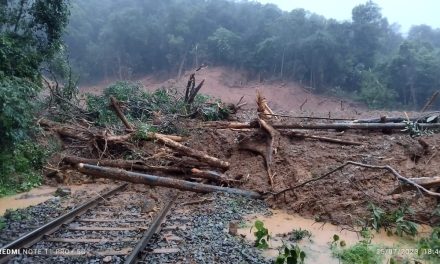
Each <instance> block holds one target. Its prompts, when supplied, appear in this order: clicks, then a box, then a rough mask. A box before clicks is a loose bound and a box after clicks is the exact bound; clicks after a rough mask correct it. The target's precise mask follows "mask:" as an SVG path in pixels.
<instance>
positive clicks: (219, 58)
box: [65, 0, 440, 109]
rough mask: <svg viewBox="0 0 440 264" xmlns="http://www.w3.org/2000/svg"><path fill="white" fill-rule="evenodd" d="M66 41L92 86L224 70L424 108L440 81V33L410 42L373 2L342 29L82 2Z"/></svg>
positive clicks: (268, 14) (245, 14) (235, 4)
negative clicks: (157, 75) (94, 82)
mask: <svg viewBox="0 0 440 264" xmlns="http://www.w3.org/2000/svg"><path fill="white" fill-rule="evenodd" d="M65 41H66V44H67V46H68V49H69V51H70V55H71V57H70V58H71V61H72V63H73V64H74V65H75V68H76V69H77V71H78V72H79V73H80V75H81V78H82V80H83V81H84V80H86V81H87V80H100V79H102V78H106V77H109V76H110V77H117V78H119V79H127V78H132V77H136V76H143V75H145V74H148V73H155V72H158V71H165V72H168V73H170V74H176V75H180V74H181V72H182V70H183V69H190V68H195V67H197V66H199V65H200V64H207V65H222V66H229V67H233V68H236V69H243V70H247V71H248V72H250V73H251V74H252V76H253V77H254V78H261V79H276V78H279V79H284V80H291V81H296V82H299V83H301V84H303V85H304V86H308V87H310V88H312V89H314V90H315V91H316V92H326V93H330V94H336V95H345V96H351V97H352V98H356V99H360V100H363V101H365V102H366V103H368V104H369V105H370V106H371V107H405V108H414V109H418V108H420V107H421V106H422V105H423V104H424V103H425V101H426V98H427V97H429V96H430V95H431V94H432V93H433V92H434V91H435V90H437V89H438V88H439V84H440V74H438V73H439V72H440V29H432V28H431V27H430V26H427V25H418V26H413V27H412V28H411V30H410V32H409V33H408V36H406V37H404V36H403V35H402V33H401V32H399V26H398V25H394V24H390V23H389V22H388V21H387V19H386V18H385V17H383V16H382V14H381V9H380V7H379V6H378V5H377V4H375V3H374V2H371V1H369V2H366V3H365V4H362V5H359V6H356V7H354V8H353V10H352V21H344V22H341V21H336V20H334V19H326V18H325V17H323V16H320V15H318V14H314V13H311V12H309V11H307V10H304V9H295V10H292V11H290V12H285V11H282V10H280V9H279V8H278V7H277V6H275V5H262V4H259V3H257V2H251V1H227V0H215V1H214V0H195V1H194V0H191V1H190V0H166V1H152V0H146V1H139V0H124V1H122V0H102V1H88V0H72V17H71V21H70V24H69V26H68V29H67V35H66V36H65Z"/></svg>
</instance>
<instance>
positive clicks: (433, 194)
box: [275, 161, 440, 197]
mask: <svg viewBox="0 0 440 264" xmlns="http://www.w3.org/2000/svg"><path fill="white" fill-rule="evenodd" d="M348 165H354V166H359V167H364V168H370V169H380V170H387V171H389V172H391V174H393V175H394V177H395V178H397V179H398V180H400V181H401V182H403V183H406V184H408V185H412V186H414V187H415V188H416V189H419V190H420V191H422V192H424V193H426V194H428V195H431V196H436V197H440V193H436V192H432V191H429V190H427V189H426V188H424V187H423V186H421V185H420V184H417V183H415V182H413V181H412V180H411V179H408V178H405V177H403V176H402V175H400V174H399V173H398V172H397V171H396V170H395V169H393V168H392V167H391V166H388V165H384V166H376V165H369V164H363V163H359V162H355V161H347V162H345V163H344V164H342V165H341V166H339V167H337V168H335V169H333V170H331V171H329V172H327V173H325V174H324V175H322V176H320V177H318V178H314V179H311V180H308V181H305V182H303V183H300V184H298V185H296V186H294V187H290V188H287V189H284V190H282V191H279V192H277V193H276V194H275V196H278V195H280V194H283V193H285V192H287V191H292V190H295V189H297V188H300V187H303V186H304V185H306V184H309V183H311V182H315V181H319V180H321V179H323V178H325V177H328V176H330V175H331V174H333V173H334V172H336V171H339V170H341V169H342V168H344V167H346V166H348Z"/></svg>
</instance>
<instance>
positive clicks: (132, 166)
mask: <svg viewBox="0 0 440 264" xmlns="http://www.w3.org/2000/svg"><path fill="white" fill-rule="evenodd" d="M63 161H64V162H66V163H69V164H72V165H76V164H79V163H86V164H90V165H101V166H107V167H113V168H122V169H127V170H137V171H145V172H152V171H160V172H165V173H183V174H187V173H189V172H190V171H189V169H185V168H180V167H164V166H150V165H145V164H144V162H143V161H142V160H106V159H105V160H98V159H86V158H80V157H75V156H67V157H64V159H63Z"/></svg>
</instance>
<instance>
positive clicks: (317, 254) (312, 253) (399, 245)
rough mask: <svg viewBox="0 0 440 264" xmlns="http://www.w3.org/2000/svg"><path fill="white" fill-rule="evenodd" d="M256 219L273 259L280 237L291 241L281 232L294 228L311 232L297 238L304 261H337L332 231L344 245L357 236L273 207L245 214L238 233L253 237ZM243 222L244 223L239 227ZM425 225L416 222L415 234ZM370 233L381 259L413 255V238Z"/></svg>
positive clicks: (425, 229)
mask: <svg viewBox="0 0 440 264" xmlns="http://www.w3.org/2000/svg"><path fill="white" fill-rule="evenodd" d="M256 220H260V221H262V222H263V223H264V226H265V227H266V228H267V229H268V230H269V234H270V236H271V238H270V240H269V249H266V250H262V254H263V255H264V256H265V257H267V258H270V259H275V258H276V256H278V254H279V251H278V249H279V248H282V246H283V240H284V242H285V244H287V245H289V244H294V243H293V242H290V241H287V238H283V236H282V235H283V234H287V233H289V232H291V231H292V230H294V229H300V228H301V229H306V230H308V231H310V232H311V233H312V235H311V237H310V239H309V238H307V237H305V238H304V239H302V240H301V241H299V242H297V243H298V245H299V246H300V248H301V249H302V250H303V251H305V253H306V255H307V258H306V263H329V264H330V263H335V264H337V263H341V262H340V261H339V259H337V258H336V257H334V256H333V255H332V251H331V249H330V244H331V242H332V241H333V235H335V234H337V235H338V236H339V237H340V240H344V241H345V242H346V244H347V245H346V247H345V248H348V247H350V246H352V245H354V244H356V243H357V242H359V241H360V240H362V237H360V236H359V235H358V234H357V233H356V232H353V231H347V230H341V227H339V226H335V225H332V224H329V223H326V224H323V223H318V222H315V221H314V220H312V219H307V218H304V217H301V216H299V215H291V214H287V213H286V212H283V211H280V210H273V211H272V215H270V216H264V215H250V216H248V217H246V219H245V223H244V225H243V223H242V224H241V228H239V230H238V233H239V234H240V235H243V236H245V238H246V240H248V241H249V243H253V242H254V241H255V236H254V234H253V232H255V228H253V229H252V231H251V230H250V229H251V227H252V225H253V224H254V223H255V221H256ZM243 226H244V227H243ZM430 231H431V230H430V228H429V227H428V226H420V228H419V235H420V236H427V235H428V234H429V233H430ZM372 234H373V235H374V237H373V239H372V241H371V243H372V244H375V245H377V246H378V250H377V254H382V255H383V263H388V262H389V259H390V258H391V257H392V256H393V255H394V254H392V253H391V252H393V253H397V254H395V255H398V256H401V257H403V258H406V257H411V256H413V257H416V255H412V254H411V253H414V252H412V251H413V249H416V248H417V247H416V245H415V244H416V240H417V239H418V238H417V237H416V238H409V237H399V236H396V235H393V236H388V235H387V234H386V232H385V231H381V232H380V233H377V232H376V231H372Z"/></svg>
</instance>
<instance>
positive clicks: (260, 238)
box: [251, 220, 270, 249]
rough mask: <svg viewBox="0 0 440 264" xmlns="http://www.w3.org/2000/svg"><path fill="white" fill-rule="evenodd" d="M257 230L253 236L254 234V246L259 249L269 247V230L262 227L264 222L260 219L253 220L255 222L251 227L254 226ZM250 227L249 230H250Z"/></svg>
mask: <svg viewBox="0 0 440 264" xmlns="http://www.w3.org/2000/svg"><path fill="white" fill-rule="evenodd" d="M254 227H255V229H256V230H257V231H255V232H254V236H255V243H254V246H255V247H257V248H259V249H267V248H269V244H268V242H269V239H270V236H269V230H268V229H267V228H265V227H264V223H263V222H262V221H260V220H257V221H255V224H254V226H253V227H252V228H254ZM252 228H251V231H252Z"/></svg>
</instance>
